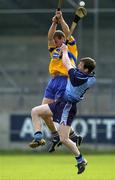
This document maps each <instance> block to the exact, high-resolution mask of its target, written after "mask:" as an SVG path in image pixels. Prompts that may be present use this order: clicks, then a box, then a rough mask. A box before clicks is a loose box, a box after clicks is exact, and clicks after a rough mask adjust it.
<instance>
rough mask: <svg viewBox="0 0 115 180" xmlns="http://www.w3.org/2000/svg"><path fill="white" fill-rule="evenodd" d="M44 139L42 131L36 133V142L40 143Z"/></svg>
mask: <svg viewBox="0 0 115 180" xmlns="http://www.w3.org/2000/svg"><path fill="white" fill-rule="evenodd" d="M42 138H43V134H42V132H41V131H37V132H35V133H34V139H35V141H40V140H41V139H42Z"/></svg>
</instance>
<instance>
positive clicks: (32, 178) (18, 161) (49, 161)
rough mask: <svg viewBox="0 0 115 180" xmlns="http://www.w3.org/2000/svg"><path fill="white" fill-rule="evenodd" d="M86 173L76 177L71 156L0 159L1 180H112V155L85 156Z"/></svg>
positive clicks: (114, 164) (114, 173) (114, 167)
mask: <svg viewBox="0 0 115 180" xmlns="http://www.w3.org/2000/svg"><path fill="white" fill-rule="evenodd" d="M85 157H86V159H87V160H88V165H87V168H86V171H85V172H84V173H83V174H81V175H77V169H76V167H75V164H76V161H75V159H74V156H72V155H70V154H65V155H64V154H57V155H55V153H54V154H48V153H47V154H41V153H38V154H37V155H32V154H27V155H21V154H20V155H0V180H75V179H79V180H115V155H85Z"/></svg>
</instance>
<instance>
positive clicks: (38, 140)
mask: <svg viewBox="0 0 115 180" xmlns="http://www.w3.org/2000/svg"><path fill="white" fill-rule="evenodd" d="M31 116H32V124H33V128H34V132H35V133H34V139H33V141H32V142H31V143H30V144H29V146H30V147H31V148H36V147H38V146H40V145H44V144H45V140H44V139H43V135H42V132H41V117H42V116H48V117H51V116H52V112H51V110H50V109H49V106H48V105H47V104H46V105H41V106H36V107H34V108H33V109H32V111H31Z"/></svg>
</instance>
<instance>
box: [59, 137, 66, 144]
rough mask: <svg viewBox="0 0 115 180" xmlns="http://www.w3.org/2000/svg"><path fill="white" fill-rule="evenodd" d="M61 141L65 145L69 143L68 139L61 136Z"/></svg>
mask: <svg viewBox="0 0 115 180" xmlns="http://www.w3.org/2000/svg"><path fill="white" fill-rule="evenodd" d="M60 141H61V142H62V143H63V144H66V143H67V142H68V137H65V136H60Z"/></svg>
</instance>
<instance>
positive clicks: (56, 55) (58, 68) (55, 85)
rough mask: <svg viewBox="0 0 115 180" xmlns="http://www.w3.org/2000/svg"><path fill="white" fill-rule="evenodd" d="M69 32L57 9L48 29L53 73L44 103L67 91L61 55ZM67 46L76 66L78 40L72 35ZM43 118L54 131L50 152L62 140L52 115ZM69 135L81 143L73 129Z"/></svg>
mask: <svg viewBox="0 0 115 180" xmlns="http://www.w3.org/2000/svg"><path fill="white" fill-rule="evenodd" d="M58 24H59V25H61V28H62V30H57V26H58ZM69 32H70V29H69V27H68V25H67V23H66V22H65V20H64V18H63V15H62V12H61V11H57V10H56V13H55V15H54V17H53V18H52V24H51V26H50V29H49V31H48V50H49V53H50V59H51V60H50V64H49V73H50V75H51V79H50V81H49V83H48V85H47V87H46V90H45V94H44V98H43V101H42V104H50V103H53V102H54V101H56V100H57V99H59V98H60V97H62V95H63V93H64V92H65V88H66V84H67V78H68V72H67V69H66V68H65V66H64V65H63V62H62V59H61V57H60V47H61V46H62V44H63V43H64V42H65V40H66V38H67V37H68V34H69ZM67 46H68V56H69V58H70V60H71V63H72V65H73V66H75V65H76V61H77V56H78V51H77V45H76V40H75V39H74V38H73V37H72V36H71V37H70V39H69V42H68V44H67ZM34 114H35V115H36V114H37V109H36V110H35V111H34ZM34 114H33V116H34ZM42 118H43V119H44V121H45V122H46V125H47V126H48V128H49V129H50V130H51V133H52V144H51V147H50V149H49V152H52V151H54V150H55V146H57V145H58V144H59V142H60V139H59V135H58V132H57V128H56V127H55V124H54V123H53V120H52V119H51V117H46V116H44V117H42ZM54 121H55V120H54ZM56 122H57V120H56ZM69 137H70V139H71V140H72V141H73V142H75V143H76V145H80V144H81V141H82V137H81V136H79V135H76V134H75V133H74V131H73V130H72V129H71V132H70V136H69ZM41 144H42V142H41ZM41 144H40V145H41ZM43 144H44V142H43ZM37 146H39V144H37V143H36V142H34V141H32V143H30V147H33V148H34V147H37Z"/></svg>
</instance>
